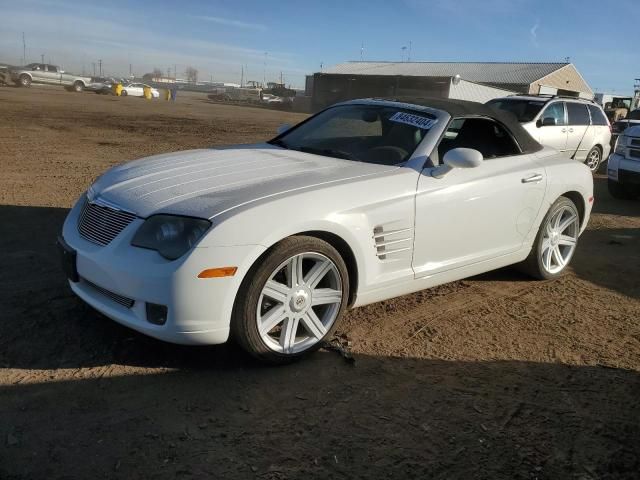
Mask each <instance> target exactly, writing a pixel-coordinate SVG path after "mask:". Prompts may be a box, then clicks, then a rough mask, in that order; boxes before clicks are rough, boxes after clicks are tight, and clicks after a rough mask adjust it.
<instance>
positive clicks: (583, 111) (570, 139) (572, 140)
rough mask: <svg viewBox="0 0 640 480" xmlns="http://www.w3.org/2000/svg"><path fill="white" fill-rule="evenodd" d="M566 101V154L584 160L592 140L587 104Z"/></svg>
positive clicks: (592, 134) (592, 131)
mask: <svg viewBox="0 0 640 480" xmlns="http://www.w3.org/2000/svg"><path fill="white" fill-rule="evenodd" d="M566 103H567V118H568V125H567V131H568V135H567V154H568V156H569V157H571V158H575V159H576V160H579V161H584V160H585V159H586V158H587V153H589V150H591V147H592V146H593V142H594V134H595V132H594V130H593V128H591V117H590V116H589V110H588V109H587V105H586V104H585V103H582V102H566Z"/></svg>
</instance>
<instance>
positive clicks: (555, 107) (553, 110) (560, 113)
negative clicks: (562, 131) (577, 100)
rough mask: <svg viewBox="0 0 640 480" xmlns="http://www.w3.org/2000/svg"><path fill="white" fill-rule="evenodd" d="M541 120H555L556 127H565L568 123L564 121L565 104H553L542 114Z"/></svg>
mask: <svg viewBox="0 0 640 480" xmlns="http://www.w3.org/2000/svg"><path fill="white" fill-rule="evenodd" d="M540 118H541V119H545V118H555V119H556V125H565V124H566V122H565V120H564V102H554V103H552V104H551V105H549V106H548V107H547V108H546V109H545V110H544V112H542V115H541V116H540Z"/></svg>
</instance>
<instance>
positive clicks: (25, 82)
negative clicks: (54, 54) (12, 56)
mask: <svg viewBox="0 0 640 480" xmlns="http://www.w3.org/2000/svg"><path fill="white" fill-rule="evenodd" d="M18 85H19V86H20V87H25V88H29V87H30V86H31V77H30V76H29V75H26V74H23V75H20V78H19V79H18Z"/></svg>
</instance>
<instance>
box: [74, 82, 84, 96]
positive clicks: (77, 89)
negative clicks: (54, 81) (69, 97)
mask: <svg viewBox="0 0 640 480" xmlns="http://www.w3.org/2000/svg"><path fill="white" fill-rule="evenodd" d="M83 89H84V85H83V84H82V82H75V83H74V84H73V91H74V92H76V93H80V92H82V90H83Z"/></svg>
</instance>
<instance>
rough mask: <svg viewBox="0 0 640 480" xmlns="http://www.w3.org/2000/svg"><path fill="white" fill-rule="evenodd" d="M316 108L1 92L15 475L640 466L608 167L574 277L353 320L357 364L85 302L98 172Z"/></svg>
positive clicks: (1, 268) (497, 471)
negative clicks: (62, 235)
mask: <svg viewBox="0 0 640 480" xmlns="http://www.w3.org/2000/svg"><path fill="white" fill-rule="evenodd" d="M303 118H304V115H299V114H293V113H284V112H276V111H270V110H265V109H256V108H247V107H240V106H228V105H220V104H212V103H209V102H207V100H206V99H205V97H204V96H198V95H195V94H194V95H187V94H182V95H180V96H179V97H178V102H176V103H175V104H172V103H167V102H160V101H154V102H147V101H145V100H142V99H137V98H130V97H129V98H116V97H107V96H99V95H95V94H91V93H83V94H72V93H67V92H65V91H64V90H62V89H52V88H31V89H18V88H0V147H1V149H2V150H1V151H2V154H1V155H0V253H1V255H0V478H1V479H38V478H47V479H55V478H65V479H72V478H74V479H75V478H77V479H85V478H122V479H134V478H171V479H174V478H185V479H188V478H209V477H211V478H260V479H287V478H291V479H297V478H345V479H346V478H349V479H350V478H402V479H408V478H420V479H426V478H429V479H432V478H434V479H458V478H460V479H471V478H487V479H502V478H504V479H547V478H554V479H584V480H586V479H593V480H595V479H624V478H629V479H631V478H640V473H639V472H640V404H639V402H638V399H639V398H640V203H638V202H623V201H617V200H614V199H612V198H611V197H610V196H609V195H608V193H607V191H606V178H604V177H603V176H602V175H598V176H597V177H596V179H595V182H596V203H595V213H594V215H593V217H592V220H591V223H590V226H589V229H588V231H587V232H586V233H585V234H584V235H583V237H582V238H581V242H580V245H579V247H578V251H577V254H576V257H575V259H574V262H573V268H572V270H571V272H570V273H569V274H567V275H566V276H565V277H563V278H562V279H560V280H558V281H553V282H533V281H530V280H529V279H528V278H526V277H524V276H522V275H521V274H519V273H517V272H514V271H512V270H510V269H505V270H500V271H497V272H493V273H490V274H486V275H482V276H480V277H475V278H473V279H469V280H465V281H461V282H456V283H453V284H449V285H445V286H442V287H439V288H435V289H431V290H425V291H423V292H420V293H417V294H414V295H408V296H405V297H402V298H399V299H395V300H392V301H387V302H382V303H378V304H375V305H371V306H368V307H365V308H362V309H358V310H354V311H352V312H351V313H350V314H349V316H348V318H347V319H346V321H345V322H344V323H343V325H342V327H341V332H342V333H343V334H344V335H346V336H347V337H348V338H349V339H350V340H351V341H352V347H353V352H354V356H355V364H349V363H348V362H346V361H344V359H343V358H342V357H341V356H340V355H338V354H337V353H335V352H328V351H322V352H319V353H318V354H316V355H315V356H313V357H312V358H310V359H308V360H307V361H304V362H301V363H298V364H295V365H291V366H288V367H283V368H266V367H261V366H258V365H256V364H255V363H254V362H252V361H251V360H250V359H247V358H246V357H245V356H244V355H243V354H242V353H241V352H240V351H239V350H238V349H237V348H236V347H235V346H233V345H222V346H217V347H207V348H187V347H179V346H174V345H168V344H163V343H160V342H158V341H155V340H152V339H148V338H145V337H143V336H141V335H138V334H137V333H135V332H133V331H130V330H128V329H126V328H124V327H121V326H119V325H117V324H115V323H114V322H111V321H109V320H108V319H106V318H104V317H102V316H101V315H100V314H98V313H96V312H95V311H93V310H91V309H90V308H88V307H86V306H84V305H83V304H82V303H81V302H80V301H79V300H77V299H76V298H75V297H73V296H72V295H71V292H70V290H69V288H68V287H67V285H66V283H65V279H64V277H63V274H62V273H61V272H60V270H59V267H58V257H57V252H56V249H55V237H56V235H57V233H58V232H59V231H60V228H61V224H62V221H63V219H64V217H65V215H66V213H67V211H68V208H69V207H70V206H71V205H72V203H73V202H74V201H75V199H76V198H77V197H78V196H79V195H80V194H81V193H82V192H83V191H84V190H85V189H86V187H87V186H88V185H89V184H90V182H91V181H92V179H93V178H95V177H96V176H97V175H98V174H99V173H101V172H102V171H104V170H105V169H106V168H108V167H110V166H112V165H116V164H118V163H121V162H124V161H126V160H129V159H134V158H138V157H143V156H146V155H150V154H155V153H161V152H167V151H173V150H180V149H188V148H197V147H205V146H210V145H221V144H228V143H243V142H252V141H256V140H261V139H266V138H269V137H270V136H272V133H273V132H275V129H276V127H277V125H279V124H281V123H284V122H289V123H295V122H297V121H300V120H301V119H303Z"/></svg>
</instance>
